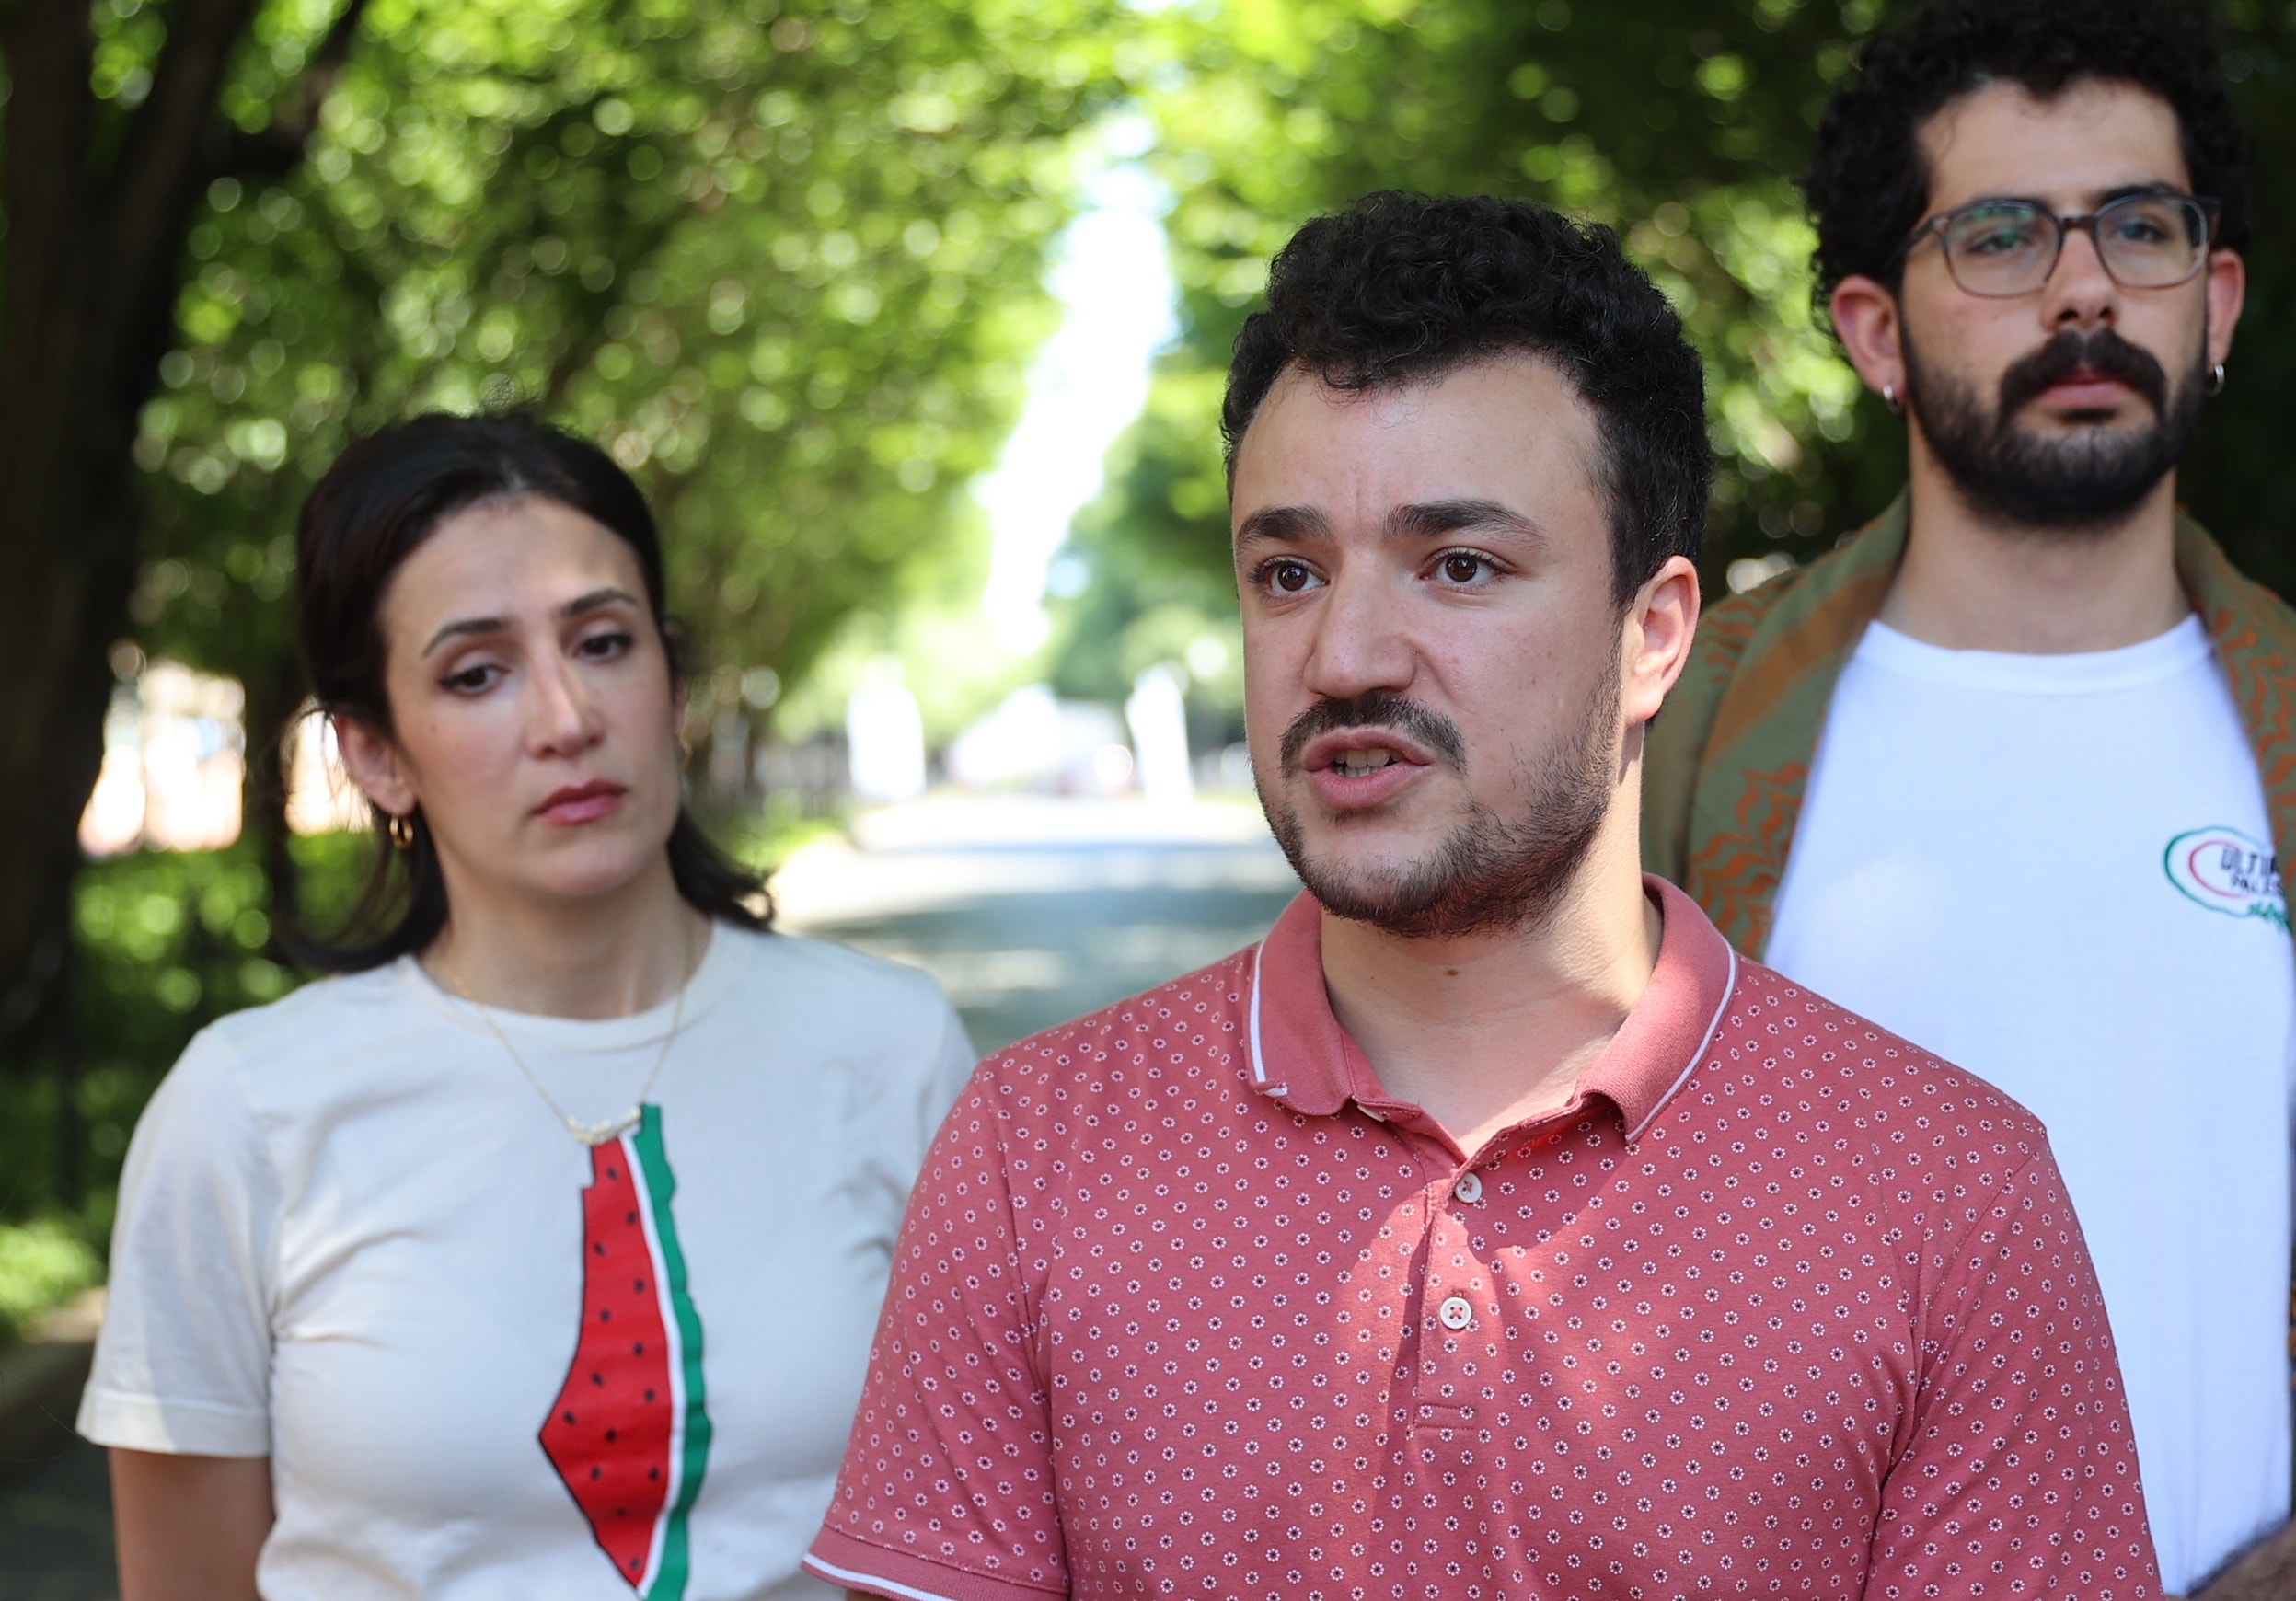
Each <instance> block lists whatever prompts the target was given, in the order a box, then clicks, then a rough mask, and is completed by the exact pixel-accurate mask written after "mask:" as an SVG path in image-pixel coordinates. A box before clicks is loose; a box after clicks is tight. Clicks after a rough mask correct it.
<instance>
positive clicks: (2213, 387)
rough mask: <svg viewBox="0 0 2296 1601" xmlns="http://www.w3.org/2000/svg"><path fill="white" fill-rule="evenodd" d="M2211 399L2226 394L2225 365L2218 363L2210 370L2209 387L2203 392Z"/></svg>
mask: <svg viewBox="0 0 2296 1601" xmlns="http://www.w3.org/2000/svg"><path fill="white" fill-rule="evenodd" d="M2201 393H2202V394H2203V395H2206V396H2209V397H2210V398H2211V399H2213V398H2214V397H2217V396H2219V395H2221V394H2223V393H2224V363H2221V362H2219V363H2216V364H2215V365H2214V366H2212V367H2210V368H2209V386H2208V387H2207V388H2206V389H2203V390H2202V391H2201Z"/></svg>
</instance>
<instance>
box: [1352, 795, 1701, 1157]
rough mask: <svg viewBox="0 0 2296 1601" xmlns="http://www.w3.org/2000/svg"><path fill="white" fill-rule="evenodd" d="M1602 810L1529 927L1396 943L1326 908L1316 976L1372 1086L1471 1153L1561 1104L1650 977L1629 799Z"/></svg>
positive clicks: (1650, 935) (1648, 932)
mask: <svg viewBox="0 0 2296 1601" xmlns="http://www.w3.org/2000/svg"><path fill="white" fill-rule="evenodd" d="M1611 810H1612V816H1611V818H1610V820H1609V821H1608V822H1606V824H1605V825H1604V830H1603V837H1601V838H1600V839H1598V841H1597V843H1596V847H1595V848H1594V850H1593V851H1592V852H1590V853H1589V855H1588V857H1587V859H1586V861H1585V862H1584V863H1583V864H1582V865H1581V867H1580V870H1579V872H1578V875H1577V877H1576V878H1575V880H1574V881H1573V883H1572V885H1571V888H1570V890H1569V892H1568V893H1566V894H1565V896H1564V898H1563V902H1562V903H1561V904H1559V905H1558V906H1556V908H1555V909H1554V911H1553V913H1552V916H1549V917H1548V918H1547V919H1546V920H1545V921H1544V922H1543V923H1542V924H1540V926H1539V927H1536V928H1534V929H1529V930H1520V929H1515V930H1502V931H1498V932H1494V933H1488V934H1475V935H1469V936H1465V937H1462V938H1460V939H1401V938H1398V937H1396V936H1394V935H1391V934H1388V933H1385V932H1383V931H1381V930H1379V929H1378V928H1375V927H1372V926H1371V925H1369V924H1367V923H1356V922H1351V921H1348V920H1347V919H1344V918H1341V917H1334V916H1332V915H1331V914H1330V913H1328V912H1327V913H1325V914H1324V916H1323V930H1322V933H1323V982H1324V986H1325V988H1326V990H1327V991H1328V992H1329V994H1330V996H1331V1000H1332V1009H1333V1014H1334V1015H1335V1016H1336V1017H1337V1018H1338V1019H1339V1022H1340V1026H1341V1027H1342V1028H1344V1029H1345V1030H1346V1031H1347V1032H1348V1034H1349V1035H1350V1036H1351V1037H1352V1038H1353V1039H1354V1040H1355V1042H1356V1044H1357V1045H1359V1046H1360V1047H1362V1050H1363V1053H1364V1055H1365V1057H1366V1058H1367V1060H1368V1061H1369V1062H1370V1064H1371V1067H1372V1070H1373V1071H1374V1072H1375V1073H1376V1074H1378V1076H1379V1083H1380V1086H1381V1087H1382V1088H1384V1089H1386V1090H1387V1092H1388V1093H1389V1094H1390V1095H1393V1096H1395V1097H1397V1098H1398V1099H1401V1100H1409V1101H1413V1102H1414V1103H1416V1104H1417V1105H1419V1106H1420V1107H1422V1108H1423V1109H1425V1111H1426V1112H1427V1115H1428V1116H1430V1117H1432V1118H1434V1119H1435V1121H1436V1123H1440V1124H1441V1125H1442V1126H1443V1128H1444V1130H1445V1131H1446V1132H1447V1133H1448V1134H1449V1135H1450V1136H1451V1138H1452V1139H1453V1141H1454V1142H1456V1143H1457V1145H1458V1146H1459V1147H1460V1150H1461V1151H1462V1152H1464V1153H1465V1154H1467V1155H1468V1156H1473V1155H1474V1154H1475V1152H1476V1151H1478V1150H1479V1149H1481V1148H1482V1146H1483V1144H1484V1143H1485V1142H1487V1141H1488V1140H1489V1139H1490V1138H1491V1137H1492V1136H1493V1135H1496V1134H1498V1133H1500V1132H1502V1131H1503V1130H1506V1129H1508V1128H1511V1127H1513V1126H1515V1125H1516V1124H1517V1123H1522V1122H1524V1121H1526V1120H1527V1119H1529V1118H1533V1117H1537V1116H1539V1115H1540V1114H1541V1113H1543V1112H1547V1111H1553V1110H1555V1109H1556V1108H1558V1107H1561V1106H1563V1105H1566V1104H1567V1103H1568V1102H1569V1100H1570V1099H1571V1097H1572V1094H1573V1093H1574V1092H1575V1089H1576V1088H1577V1085H1578V1077H1579V1075H1580V1074H1581V1073H1582V1072H1584V1071H1585V1070H1586V1067H1587V1066H1589V1065H1591V1064H1592V1063H1593V1062H1594V1060H1595V1058H1596V1057H1598V1056H1599V1055H1600V1054H1602V1048H1603V1047H1604V1046H1605V1045H1607V1044H1608V1043H1610V1037H1611V1036H1612V1035H1613V1034H1615V1033H1617V1032H1618V1031H1619V1025H1620V1024H1621V1023H1623V1022H1624V1021H1625V1020H1626V1014H1627V1013H1628V1012H1629V1011H1631V1010H1632V1009H1633V1006H1634V1003H1635V1001H1636V1000H1637V999H1639V998H1640V997H1641V996H1642V993H1643V991H1644V988H1646V987H1647V986H1648V985H1649V983H1650V975H1651V972H1652V970H1653V969H1654V968H1655V967H1656V965H1657V960H1658V941H1659V937H1660V927H1661V925H1660V918H1659V915H1658V910H1657V908H1656V906H1654V905H1653V904H1651V902H1650V900H1649V897H1648V896H1646V895H1645V894H1644V893H1643V883H1642V862H1641V856H1640V853H1639V850H1638V848H1637V847H1636V844H1635V828H1636V822H1637V820H1636V818H1635V816H1634V812H1635V808H1634V807H1633V804H1632V803H1631V801H1621V803H1619V804H1617V805H1614V806H1613V807H1612V809H1611ZM1621 822H1622V823H1623V825H1624V826H1623V828H1622V829H1621V828H1620V827H1619V826H1617V825H1618V824H1621Z"/></svg>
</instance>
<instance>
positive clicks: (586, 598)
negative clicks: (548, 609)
mask: <svg viewBox="0 0 2296 1601" xmlns="http://www.w3.org/2000/svg"><path fill="white" fill-rule="evenodd" d="M617 601H619V602H620V603H622V604H623V605H632V606H634V605H637V604H638V597H637V596H636V595H634V594H632V593H629V591H628V590H626V589H616V588H614V587H613V586H612V585H608V586H607V587H606V588H605V589H594V590H592V591H591V592H590V593H588V594H581V595H576V596H575V597H574V598H573V599H572V600H570V601H568V602H567V603H566V604H565V605H562V606H560V607H559V608H558V615H559V617H560V620H561V621H563V620H564V619H566V618H568V617H578V616H582V615H583V613H584V612H594V611H596V610H597V609H598V608H599V607H600V606H610V605H614V604H615V603H616V602H617Z"/></svg>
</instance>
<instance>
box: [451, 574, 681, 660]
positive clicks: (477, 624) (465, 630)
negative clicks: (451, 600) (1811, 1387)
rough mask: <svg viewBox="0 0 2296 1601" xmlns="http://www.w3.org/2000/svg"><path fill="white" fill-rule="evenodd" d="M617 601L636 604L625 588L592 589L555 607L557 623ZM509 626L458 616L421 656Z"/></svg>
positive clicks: (505, 621) (495, 620) (506, 620)
mask: <svg viewBox="0 0 2296 1601" xmlns="http://www.w3.org/2000/svg"><path fill="white" fill-rule="evenodd" d="M617 602H619V603H620V604H622V605H632V606H634V605H637V604H638V597H637V596H636V595H634V594H632V593H629V591H628V590H626V589H619V588H617V587H615V586H613V585H611V584H609V585H608V586H606V588H604V589H594V590H592V591H591V592H590V593H587V594H578V595H576V596H575V597H574V598H573V599H572V600H570V601H568V602H567V603H566V604H565V605H562V606H560V607H559V608H558V615H559V617H560V620H561V621H563V620H565V619H567V618H570V617H579V616H583V614H584V613H586V612H594V611H596V610H597V609H598V608H599V607H600V606H610V605H615V604H616V603H617ZM509 627H510V619H509V618H508V617H457V618H456V620H455V621H453V622H451V623H447V624H445V625H444V626H443V627H442V628H440V629H439V631H438V632H437V633H435V634H433V635H432V636H431V639H430V643H428V644H426V645H424V646H423V647H422V653H423V654H424V655H425V656H428V655H429V654H431V652H433V651H435V650H437V649H438V648H439V647H440V646H441V645H443V644H444V643H445V642H446V641H447V640H449V639H462V638H465V637H467V636H468V635H471V634H499V633H502V631H503V630H504V629H506V628H509Z"/></svg>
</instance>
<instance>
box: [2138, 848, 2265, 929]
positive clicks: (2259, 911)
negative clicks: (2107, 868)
mask: <svg viewBox="0 0 2296 1601" xmlns="http://www.w3.org/2000/svg"><path fill="white" fill-rule="evenodd" d="M2161 866H2162V867H2163V869H2164V870H2166V871H2167V873H2168V881H2169V882H2170V883H2172V884H2175V886H2176V887H2177V888H2178V889H2179V890H2181V891H2183V892H2184V893H2185V895H2186V898H2187V899H2189V900H2192V901H2196V902H2198V904H2201V905H2203V906H2206V907H2208V908H2209V910H2210V911H2211V912H2221V913H2223V914H2224V915H2225V916H2228V917H2261V918H2263V919H2264V920H2265V921H2266V922H2267V923H2270V924H2271V925H2273V926H2274V927H2277V928H2279V929H2280V930H2281V931H2282V932H2286V931H2287V928H2288V903H2287V902H2286V901H2285V900H2283V899H2282V898H2281V894H2280V864H2279V858H2277V857H2276V856H2274V854H2273V851H2272V847H2270V846H2268V845H2260V844H2258V843H2257V842H2256V840H2253V839H2251V838H2249V837H2248V835H2245V834H2243V833H2242V832H2241V831H2240V830H2239V829H2237V828H2195V829H2192V830H2190V831H2188V832H2186V833H2184V834H2180V835H2177V836H2176V837H2175V838H2174V839H2172V840H2170V841H2169V842H2168V849H2167V850H2166V851H2164V852H2163V854H2162V857H2161Z"/></svg>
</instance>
